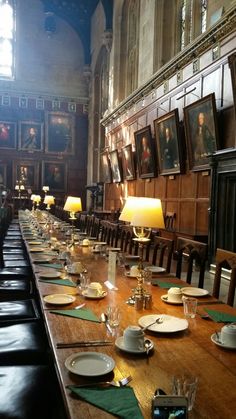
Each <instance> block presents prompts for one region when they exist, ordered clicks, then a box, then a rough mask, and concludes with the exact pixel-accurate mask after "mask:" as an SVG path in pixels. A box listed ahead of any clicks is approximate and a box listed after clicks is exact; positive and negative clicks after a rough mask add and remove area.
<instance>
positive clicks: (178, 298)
mask: <svg viewBox="0 0 236 419" xmlns="http://www.w3.org/2000/svg"><path fill="white" fill-rule="evenodd" d="M167 294H168V300H169V301H170V302H173V303H181V302H182V292H181V289H180V288H177V287H171V288H170V289H169V290H168V293H167Z"/></svg>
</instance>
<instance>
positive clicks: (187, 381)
mask: <svg viewBox="0 0 236 419" xmlns="http://www.w3.org/2000/svg"><path fill="white" fill-rule="evenodd" d="M197 384H198V378H197V377H195V376H193V375H187V374H183V375H178V376H175V377H173V381H172V394H174V395H176V396H185V397H186V398H187V400H188V410H189V411H190V410H192V408H193V405H194V402H195V397H196V391H197Z"/></svg>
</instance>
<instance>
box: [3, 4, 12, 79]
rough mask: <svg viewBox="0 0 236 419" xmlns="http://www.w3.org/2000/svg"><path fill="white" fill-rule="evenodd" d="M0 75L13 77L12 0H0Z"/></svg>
mask: <svg viewBox="0 0 236 419" xmlns="http://www.w3.org/2000/svg"><path fill="white" fill-rule="evenodd" d="M0 16H1V18H0V57H1V60H0V77H1V78H9V79H11V78H13V70H14V40H15V8H14V4H13V1H10V0H0Z"/></svg>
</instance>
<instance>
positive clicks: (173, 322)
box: [138, 314, 188, 333]
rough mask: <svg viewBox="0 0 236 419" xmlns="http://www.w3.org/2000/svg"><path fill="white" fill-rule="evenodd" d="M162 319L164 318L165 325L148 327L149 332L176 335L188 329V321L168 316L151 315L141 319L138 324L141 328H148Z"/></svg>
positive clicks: (156, 324) (157, 324) (159, 324)
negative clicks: (175, 333)
mask: <svg viewBox="0 0 236 419" xmlns="http://www.w3.org/2000/svg"><path fill="white" fill-rule="evenodd" d="M160 317H161V318H162V320H163V323H155V324H153V325H152V326H150V327H148V329H147V330H151V331H152V332H159V333H174V332H180V331H182V330H186V329H187V328H188V322H187V320H185V319H180V318H179V317H174V316H168V315H167V314H149V315H147V316H143V317H140V319H139V321H138V323H139V325H140V326H141V327H146V326H148V325H149V324H150V323H152V322H154V321H155V320H156V319H157V318H160Z"/></svg>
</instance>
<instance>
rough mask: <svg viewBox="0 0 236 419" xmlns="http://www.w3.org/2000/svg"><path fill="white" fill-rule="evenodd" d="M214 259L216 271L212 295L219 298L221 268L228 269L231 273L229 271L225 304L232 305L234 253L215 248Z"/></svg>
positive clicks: (235, 280) (235, 272)
mask: <svg viewBox="0 0 236 419" xmlns="http://www.w3.org/2000/svg"><path fill="white" fill-rule="evenodd" d="M215 261H216V272H215V278H214V284H213V292H212V295H213V297H216V298H219V293H220V285H221V273H222V268H226V269H229V270H230V271H231V273H230V282H229V290H228V297H227V304H228V305H230V306H233V305H234V296H235V287H236V253H233V252H229V251H228V250H223V249H217V250H216V260H215Z"/></svg>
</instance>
